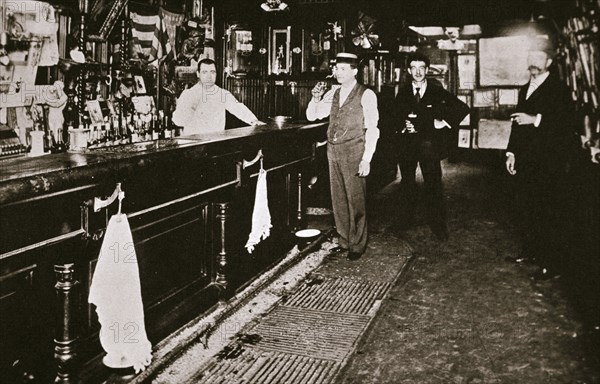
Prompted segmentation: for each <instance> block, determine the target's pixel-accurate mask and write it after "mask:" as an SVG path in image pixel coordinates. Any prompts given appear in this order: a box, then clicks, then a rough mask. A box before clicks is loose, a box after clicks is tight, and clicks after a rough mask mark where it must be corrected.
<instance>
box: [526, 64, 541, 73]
mask: <svg viewBox="0 0 600 384" xmlns="http://www.w3.org/2000/svg"><path fill="white" fill-rule="evenodd" d="M527 69H529V70H530V71H531V70H533V69H536V70H537V71H538V72H541V71H542V68H540V67H538V66H535V65H530V66H529V68H527Z"/></svg>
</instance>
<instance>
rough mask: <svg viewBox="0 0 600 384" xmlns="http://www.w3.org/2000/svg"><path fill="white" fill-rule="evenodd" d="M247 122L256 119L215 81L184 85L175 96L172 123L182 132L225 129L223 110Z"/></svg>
mask: <svg viewBox="0 0 600 384" xmlns="http://www.w3.org/2000/svg"><path fill="white" fill-rule="evenodd" d="M226 110H227V111H229V112H230V113H231V114H233V115H234V116H236V117H237V118H238V119H240V120H242V121H244V122H245V123H247V124H248V125H250V124H252V123H253V122H255V121H257V120H258V119H257V118H256V116H255V115H254V113H252V111H250V109H248V107H246V106H245V105H244V104H243V103H241V102H239V101H238V100H237V99H236V98H235V97H234V96H233V95H232V94H231V92H229V91H228V90H226V89H223V88H221V87H219V86H217V85H214V86H213V87H211V88H206V87H204V86H203V85H202V83H198V84H196V85H194V86H193V87H192V88H189V89H186V90H185V91H183V92H182V93H181V96H179V98H178V99H177V108H176V109H175V111H174V112H173V123H175V124H177V125H178V126H180V127H183V134H184V135H194V134H198V133H207V132H219V131H223V130H225V111H226Z"/></svg>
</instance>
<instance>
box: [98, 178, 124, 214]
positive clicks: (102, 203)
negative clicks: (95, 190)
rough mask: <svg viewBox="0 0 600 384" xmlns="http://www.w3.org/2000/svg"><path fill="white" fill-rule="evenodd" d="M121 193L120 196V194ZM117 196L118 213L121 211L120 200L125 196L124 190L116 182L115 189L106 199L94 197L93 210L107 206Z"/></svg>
mask: <svg viewBox="0 0 600 384" xmlns="http://www.w3.org/2000/svg"><path fill="white" fill-rule="evenodd" d="M121 194H122V196H121ZM117 197H118V198H119V213H120V212H121V209H120V208H121V200H122V199H123V198H124V197H125V192H123V191H122V190H121V183H117V186H116V187H115V190H114V191H113V193H112V195H110V197H109V198H108V199H106V200H102V199H101V198H99V197H94V212H99V211H100V210H101V209H102V208H104V207H108V206H109V205H111V204H112V203H113V201H115V199H116V198H117Z"/></svg>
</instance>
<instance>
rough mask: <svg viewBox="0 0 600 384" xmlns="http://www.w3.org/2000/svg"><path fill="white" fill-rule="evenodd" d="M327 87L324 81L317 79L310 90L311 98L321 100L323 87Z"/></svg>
mask: <svg viewBox="0 0 600 384" xmlns="http://www.w3.org/2000/svg"><path fill="white" fill-rule="evenodd" d="M326 87H327V83H326V82H324V81H319V82H318V83H317V85H315V86H314V88H313V89H312V90H311V91H310V92H311V93H312V95H313V99H315V101H321V99H322V98H323V94H324V93H325V88H326Z"/></svg>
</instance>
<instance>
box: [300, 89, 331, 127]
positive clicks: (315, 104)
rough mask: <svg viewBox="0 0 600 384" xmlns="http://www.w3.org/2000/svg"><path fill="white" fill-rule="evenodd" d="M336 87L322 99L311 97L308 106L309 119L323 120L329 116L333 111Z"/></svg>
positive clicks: (307, 116)
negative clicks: (332, 104)
mask: <svg viewBox="0 0 600 384" xmlns="http://www.w3.org/2000/svg"><path fill="white" fill-rule="evenodd" d="M335 89H336V88H333V89H330V90H329V91H327V92H326V93H325V94H324V95H323V97H322V98H321V100H320V101H315V98H314V97H313V98H311V99H310V102H309V103H308V107H307V108H306V118H307V119H308V120H309V121H314V120H317V119H319V120H321V119H324V118H326V117H327V116H329V114H330V113H331V103H332V102H333V93H334V92H335Z"/></svg>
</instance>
